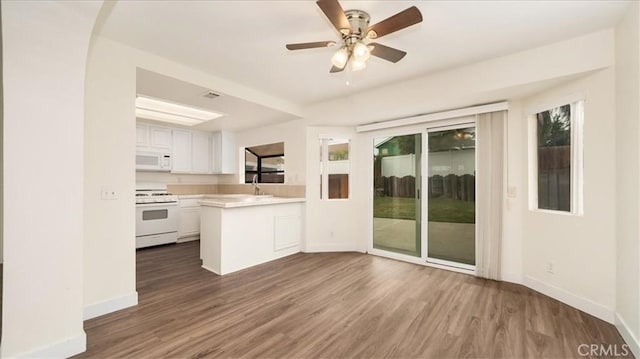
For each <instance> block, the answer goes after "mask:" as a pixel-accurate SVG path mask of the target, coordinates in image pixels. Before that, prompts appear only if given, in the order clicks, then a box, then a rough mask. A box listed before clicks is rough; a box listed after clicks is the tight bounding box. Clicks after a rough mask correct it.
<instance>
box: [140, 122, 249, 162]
mask: <svg viewBox="0 0 640 359" xmlns="http://www.w3.org/2000/svg"><path fill="white" fill-rule="evenodd" d="M136 148H137V150H138V151H139V152H156V153H168V154H171V172H172V173H197V174H234V173H237V171H238V149H237V148H236V140H235V134H234V133H232V132H224V131H223V132H213V133H211V132H201V131H195V130H187V129H182V128H173V127H163V126H156V125H152V124H147V123H143V122H142V123H137V124H136Z"/></svg>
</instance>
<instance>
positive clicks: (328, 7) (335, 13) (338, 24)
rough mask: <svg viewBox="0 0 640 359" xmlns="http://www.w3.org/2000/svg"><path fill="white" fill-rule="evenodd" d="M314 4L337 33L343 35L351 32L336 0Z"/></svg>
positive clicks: (320, 1) (324, 0) (319, 0)
mask: <svg viewBox="0 0 640 359" xmlns="http://www.w3.org/2000/svg"><path fill="white" fill-rule="evenodd" d="M316 4H318V7H320V10H322V12H323V13H324V14H325V15H326V16H327V18H328V19H329V21H331V23H332V24H333V26H334V27H335V28H336V29H337V30H338V31H340V32H341V33H343V34H344V32H346V33H347V34H348V33H349V32H350V31H351V24H350V23H349V20H347V16H346V15H345V14H344V10H342V6H340V3H339V2H338V0H318V1H316Z"/></svg>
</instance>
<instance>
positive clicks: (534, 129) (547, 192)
mask: <svg viewBox="0 0 640 359" xmlns="http://www.w3.org/2000/svg"><path fill="white" fill-rule="evenodd" d="M583 107H584V106H583V102H582V101H579V102H575V103H571V104H566V105H562V106H558V107H554V108H551V109H549V110H546V111H542V112H538V113H536V114H534V115H533V116H532V118H531V128H530V130H531V134H532V135H533V136H534V138H532V139H531V141H530V142H531V143H532V146H531V151H530V152H531V153H532V154H533V155H534V156H535V157H534V158H532V161H531V162H532V163H531V166H532V175H533V176H532V177H531V178H530V182H532V183H533V184H534V186H530V187H531V188H530V196H531V206H530V207H533V208H532V209H540V210H550V211H559V212H567V213H571V214H582V123H583V117H584V116H583V113H584V111H583Z"/></svg>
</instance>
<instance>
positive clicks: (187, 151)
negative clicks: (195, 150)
mask: <svg viewBox="0 0 640 359" xmlns="http://www.w3.org/2000/svg"><path fill="white" fill-rule="evenodd" d="M191 142H192V141H191V131H185V130H176V129H174V130H173V151H172V155H173V156H172V168H171V172H177V173H190V172H191V160H192V157H191V153H192V152H191V151H192V150H191V146H192V144H191Z"/></svg>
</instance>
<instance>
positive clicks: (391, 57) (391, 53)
mask: <svg viewBox="0 0 640 359" xmlns="http://www.w3.org/2000/svg"><path fill="white" fill-rule="evenodd" d="M369 46H373V49H372V50H371V55H373V56H377V57H379V58H381V59H384V60H387V61H391V62H393V63H395V62H398V61H400V60H402V58H403V57H404V56H405V55H406V54H407V53H406V52H405V51H402V50H398V49H394V48H393V47H389V46H384V45H381V44H378V43H375V42H372V43H370V44H369Z"/></svg>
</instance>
